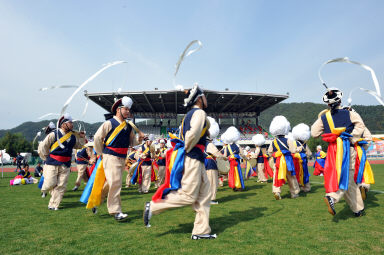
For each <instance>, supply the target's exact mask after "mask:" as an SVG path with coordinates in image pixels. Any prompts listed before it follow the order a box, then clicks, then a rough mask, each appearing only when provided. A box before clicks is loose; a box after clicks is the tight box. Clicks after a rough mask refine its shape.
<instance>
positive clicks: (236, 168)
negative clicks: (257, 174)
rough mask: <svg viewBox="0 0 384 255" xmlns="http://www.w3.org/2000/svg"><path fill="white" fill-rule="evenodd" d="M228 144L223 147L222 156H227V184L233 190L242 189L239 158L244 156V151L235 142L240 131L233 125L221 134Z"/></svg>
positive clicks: (243, 186)
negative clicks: (228, 166) (228, 168)
mask: <svg viewBox="0 0 384 255" xmlns="http://www.w3.org/2000/svg"><path fill="white" fill-rule="evenodd" d="M223 135H224V137H225V140H226V141H227V142H228V145H227V146H226V147H225V150H224V156H225V157H228V160H229V162H230V170H229V172H228V186H229V187H230V188H232V189H233V191H238V190H244V188H245V185H244V179H243V172H242V169H241V163H240V160H241V159H242V158H245V156H244V152H243V150H242V149H241V147H239V146H238V145H237V144H236V142H237V141H239V140H240V132H239V130H237V128H235V127H233V126H232V127H229V128H228V129H227V131H225V133H224V134H223Z"/></svg>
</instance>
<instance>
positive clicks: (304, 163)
mask: <svg viewBox="0 0 384 255" xmlns="http://www.w3.org/2000/svg"><path fill="white" fill-rule="evenodd" d="M292 135H293V138H294V139H295V153H294V154H293V162H294V165H295V172H296V179H297V182H298V183H299V186H300V189H301V190H302V191H304V192H309V191H311V184H310V183H309V176H310V174H309V172H308V158H309V157H310V156H312V152H311V150H310V149H309V146H308V145H307V144H306V143H307V141H308V140H309V138H310V137H311V131H310V130H309V126H308V125H306V124H304V123H300V124H298V125H296V126H295V127H294V128H293V129H292Z"/></svg>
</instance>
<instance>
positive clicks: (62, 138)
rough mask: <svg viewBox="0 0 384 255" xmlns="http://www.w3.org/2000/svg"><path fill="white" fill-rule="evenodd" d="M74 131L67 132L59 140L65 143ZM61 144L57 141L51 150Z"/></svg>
mask: <svg viewBox="0 0 384 255" xmlns="http://www.w3.org/2000/svg"><path fill="white" fill-rule="evenodd" d="M57 132H60V131H57ZM72 134H73V133H72V131H70V132H68V133H66V134H65V135H64V136H62V137H61V138H60V139H59V140H60V143H64V142H66V141H67V140H68V139H70V138H71V135H72ZM58 146H59V141H56V142H55V143H54V144H52V146H51V150H50V152H52V151H54V150H56V148H57V147H58Z"/></svg>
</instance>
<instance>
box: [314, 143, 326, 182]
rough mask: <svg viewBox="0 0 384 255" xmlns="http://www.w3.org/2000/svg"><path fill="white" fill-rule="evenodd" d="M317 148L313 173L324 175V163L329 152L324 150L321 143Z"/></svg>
mask: <svg viewBox="0 0 384 255" xmlns="http://www.w3.org/2000/svg"><path fill="white" fill-rule="evenodd" d="M316 150H317V152H316V154H315V163H314V164H313V167H314V168H315V170H314V171H313V175H318V176H324V165H325V158H326V157H327V153H325V152H324V151H323V150H322V148H321V145H317V147H316Z"/></svg>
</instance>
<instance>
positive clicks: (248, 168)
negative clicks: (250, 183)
mask: <svg viewBox="0 0 384 255" xmlns="http://www.w3.org/2000/svg"><path fill="white" fill-rule="evenodd" d="M256 166H257V164H256ZM254 173H255V170H254V169H253V168H252V166H251V163H249V161H248V160H245V177H246V178H247V179H248V178H249V177H251V176H255V175H254ZM256 176H257V175H256Z"/></svg>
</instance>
